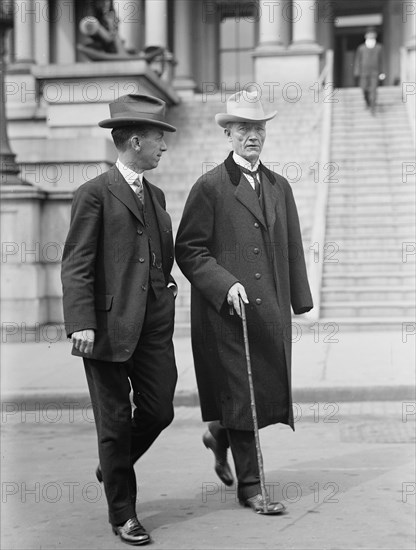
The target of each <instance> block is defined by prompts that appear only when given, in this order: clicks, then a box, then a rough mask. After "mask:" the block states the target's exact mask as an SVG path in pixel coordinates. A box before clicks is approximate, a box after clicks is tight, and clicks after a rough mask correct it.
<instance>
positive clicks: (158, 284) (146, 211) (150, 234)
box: [133, 183, 166, 298]
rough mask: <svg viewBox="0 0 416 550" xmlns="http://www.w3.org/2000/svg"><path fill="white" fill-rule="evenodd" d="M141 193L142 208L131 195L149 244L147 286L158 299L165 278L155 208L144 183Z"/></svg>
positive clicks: (137, 199)
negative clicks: (142, 194) (141, 217)
mask: <svg viewBox="0 0 416 550" xmlns="http://www.w3.org/2000/svg"><path fill="white" fill-rule="evenodd" d="M143 191H144V207H143V205H142V203H141V202H140V200H139V197H138V196H137V195H136V194H135V193H134V192H133V195H134V198H135V200H136V203H137V206H138V207H139V209H140V211H141V212H142V213H143V219H144V223H145V228H144V232H143V238H145V239H147V242H148V244H149V286H150V288H151V289H152V291H153V292H154V294H155V296H156V298H158V297H159V296H160V294H161V293H162V292H163V290H164V289H165V287H166V281H165V276H164V273H163V269H162V246H161V243H160V233H159V225H158V222H157V217H156V212H155V207H154V205H153V201H152V197H151V195H150V193H149V191H148V189H147V186H146V184H145V183H144V184H143Z"/></svg>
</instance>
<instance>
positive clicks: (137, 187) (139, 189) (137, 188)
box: [132, 178, 144, 204]
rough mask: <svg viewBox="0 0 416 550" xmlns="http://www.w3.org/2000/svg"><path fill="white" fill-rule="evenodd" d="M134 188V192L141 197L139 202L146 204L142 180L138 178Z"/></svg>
mask: <svg viewBox="0 0 416 550" xmlns="http://www.w3.org/2000/svg"><path fill="white" fill-rule="evenodd" d="M132 187H133V191H134V192H135V193H136V195H137V196H138V197H139V201H140V202H141V203H142V204H144V193H143V183H142V182H141V181H140V178H137V180H136V181H135V182H134V183H133V185H132Z"/></svg>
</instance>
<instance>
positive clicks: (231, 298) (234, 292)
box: [227, 283, 248, 317]
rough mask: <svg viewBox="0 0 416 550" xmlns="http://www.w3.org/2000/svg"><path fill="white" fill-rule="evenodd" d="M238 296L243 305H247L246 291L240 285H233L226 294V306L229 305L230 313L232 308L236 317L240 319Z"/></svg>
mask: <svg viewBox="0 0 416 550" xmlns="http://www.w3.org/2000/svg"><path fill="white" fill-rule="evenodd" d="M240 296H241V298H242V300H243V302H244V303H245V304H248V298H247V294H246V291H245V289H244V287H243V285H242V284H240V283H235V284H234V285H233V286H232V287H231V288H230V290H229V291H228V294H227V302H228V305H230V306H231V307H230V310H231V311H230V313H231V312H232V308H234V309H235V310H236V312H237V315H238V316H239V317H241V308H240Z"/></svg>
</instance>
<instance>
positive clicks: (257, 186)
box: [240, 166, 260, 197]
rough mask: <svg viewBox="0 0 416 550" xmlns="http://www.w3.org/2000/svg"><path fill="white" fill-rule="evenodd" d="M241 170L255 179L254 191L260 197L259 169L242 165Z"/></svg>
mask: <svg viewBox="0 0 416 550" xmlns="http://www.w3.org/2000/svg"><path fill="white" fill-rule="evenodd" d="M240 169H241V171H242V172H243V174H247V175H248V176H251V177H252V178H253V180H254V191H255V192H256V195H257V196H258V197H260V182H259V177H258V173H259V169H257V170H248V169H247V168H244V167H243V166H240Z"/></svg>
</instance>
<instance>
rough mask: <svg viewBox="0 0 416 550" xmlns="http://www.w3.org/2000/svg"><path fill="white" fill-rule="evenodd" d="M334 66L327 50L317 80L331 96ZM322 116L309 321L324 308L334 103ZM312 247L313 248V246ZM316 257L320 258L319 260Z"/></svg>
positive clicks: (310, 263)
mask: <svg viewBox="0 0 416 550" xmlns="http://www.w3.org/2000/svg"><path fill="white" fill-rule="evenodd" d="M333 67H334V52H333V50H327V52H326V57H325V66H324V68H323V70H322V72H321V75H320V76H319V80H318V82H319V83H320V86H321V87H323V86H324V85H325V87H326V90H327V91H328V97H331V98H332V97H333V94H332V92H333ZM320 115H321V116H322V135H321V151H320V157H319V167H320V170H319V176H320V177H319V179H318V184H317V185H318V187H317V195H316V201H315V209H314V216H313V225H312V233H311V242H310V245H311V248H310V250H316V248H315V247H316V246H317V247H318V255H317V256H316V254H315V253H313V254H310V255H309V261H308V277H309V282H310V286H311V291H312V296H313V301H314V308H313V310H312V311H311V312H310V313H308V314H306V317H307V318H308V319H310V320H316V319H319V318H320V309H321V287H322V273H323V260H324V258H323V253H324V246H325V234H326V212H327V204H328V187H329V185H328V178H325V176H324V169H325V167H326V166H327V165H328V163H329V161H330V158H331V127H332V102H331V101H328V102H325V101H324V102H323V103H322V107H321V109H320ZM312 247H313V248H312ZM316 258H317V259H318V261H316Z"/></svg>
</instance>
